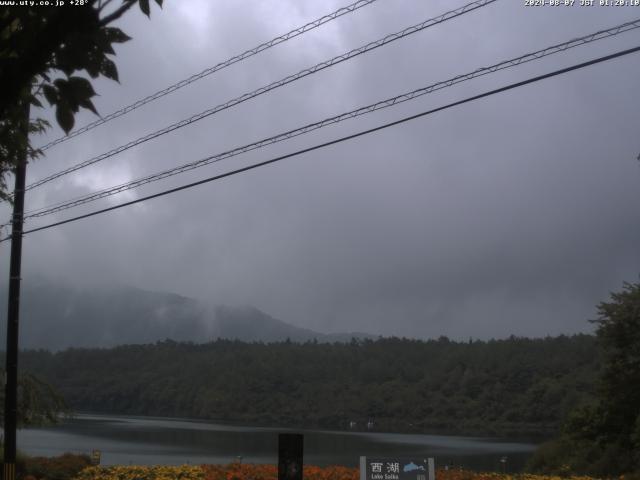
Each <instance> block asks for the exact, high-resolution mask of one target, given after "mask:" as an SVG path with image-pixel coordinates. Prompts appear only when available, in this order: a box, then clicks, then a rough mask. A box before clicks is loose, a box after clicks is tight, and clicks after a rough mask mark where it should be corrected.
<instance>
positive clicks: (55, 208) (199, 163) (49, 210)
mask: <svg viewBox="0 0 640 480" xmlns="http://www.w3.org/2000/svg"><path fill="white" fill-rule="evenodd" d="M636 28H640V19H636V20H633V21H630V22H626V23H623V24H620V25H617V26H615V27H611V28H608V29H605V30H599V31H597V32H594V33H591V34H589V35H585V36H582V37H579V38H575V39H572V40H569V41H567V42H563V43H560V44H556V45H552V46H550V47H547V48H544V49H541V50H537V51H535V52H532V53H527V54H525V55H521V56H519V57H516V58H512V59H510V60H504V61H502V62H500V63H496V64H494V65H491V66H489V67H482V68H479V69H477V70H474V71H472V72H470V73H466V74H463V75H458V76H456V77H453V78H450V79H448V80H444V81H440V82H437V83H434V84H431V85H429V86H426V87H423V88H419V89H417V90H413V91H411V92H408V93H404V94H402V95H397V96H395V97H391V98H387V99H385V100H381V101H379V102H376V103H373V104H370V105H367V106H364V107H360V108H357V109H355V110H351V111H349V112H346V113H341V114H339V115H336V116H333V117H329V118H326V119H324V120H321V121H319V122H315V123H311V124H308V125H305V126H303V127H299V128H296V129H294V130H289V131H287V132H284V133H280V134H277V135H274V136H272V137H269V138H265V139H262V140H259V141H257V142H253V143H250V144H247V145H244V146H241V147H237V148H234V149H232V150H228V151H226V152H222V153H219V154H216V155H211V156H208V157H205V158H202V159H199V160H196V161H193V162H189V163H186V164H184V165H180V166H178V167H173V168H170V169H167V170H164V171H161V172H158V173H155V174H152V175H148V176H146V177H142V178H138V179H136V180H133V181H130V182H127V183H123V184H120V185H115V186H112V187H109V188H106V189H103V190H100V191H97V192H93V193H91V194H88V195H83V196H80V197H76V198H74V199H70V200H65V201H63V202H59V203H57V204H54V205H50V206H47V207H42V208H40V209H36V210H32V211H31V212H27V214H26V216H25V218H34V217H43V216H45V215H50V214H53V213H57V212H60V211H63V210H67V209H69V208H73V207H76V206H79V205H83V204H85V203H89V202H92V201H95V200H99V199H101V198H105V197H109V196H112V195H116V194H118V193H121V192H124V191H127V190H131V189H133V188H137V187H139V186H142V185H145V184H148V183H151V182H154V181H158V180H161V179H164V178H167V177H171V176H174V175H178V174H180V173H184V172H186V171H189V170H193V169H195V168H200V167H203V166H205V165H209V164H211V163H216V162H219V161H221V160H225V159H227V158H231V157H234V156H237V155H240V154H242V153H246V152H249V151H252V150H256V149H259V148H262V147H265V146H267V145H271V144H274V143H278V142H281V141H284V140H288V139H290V138H294V137H297V136H299V135H303V134H306V133H309V132H311V131H314V130H317V129H320V128H323V127H326V126H328V125H332V124H335V123H339V122H342V121H344V120H347V119H351V118H355V117H359V116H361V115H365V114H368V113H371V112H374V111H377V110H382V109H384V108H388V107H391V106H394V105H399V104H401V103H404V102H407V101H409V100H414V99H416V98H418V97H420V96H423V95H426V94H429V93H432V92H435V91H438V90H441V89H444V88H447V87H450V86H452V85H456V84H458V83H461V82H464V81H467V80H471V79H473V78H476V77H480V76H483V75H487V74H490V73H494V72H496V71H500V70H504V69H506V68H510V67H515V66H517V65H521V64H523V63H527V62H530V61H533V60H538V59H541V58H543V57H545V56H549V55H553V54H556V53H559V52H564V51H566V50H568V49H570V48H573V47H576V46H579V45H584V44H587V43H591V42H594V41H597V40H602V39H604V38H609V37H612V36H615V35H618V34H620V33H623V32H628V31H630V30H633V29H636Z"/></svg>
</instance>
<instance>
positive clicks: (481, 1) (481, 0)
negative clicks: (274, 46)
mask: <svg viewBox="0 0 640 480" xmlns="http://www.w3.org/2000/svg"><path fill="white" fill-rule="evenodd" d="M495 1H496V0H475V1H473V2H471V3H469V4H467V5H465V6H463V7H460V8H457V9H455V10H451V11H448V12H446V13H443V14H442V15H439V16H437V17H434V18H431V19H429V20H425V21H424V22H421V23H418V24H416V25H413V26H411V27H408V28H405V29H404V30H401V31H399V32H396V33H392V34H389V35H386V36H385V37H383V38H381V39H379V40H376V41H374V42H370V43H368V44H366V45H363V46H361V47H358V48H355V49H353V50H351V51H349V52H347V53H343V54H342V55H338V56H337V57H333V58H331V59H330V60H326V61H324V62H321V63H318V64H316V65H314V66H312V67H309V68H306V69H304V70H301V71H299V72H298V73H296V74H293V75H289V76H287V77H285V78H283V79H281V80H278V81H276V82H273V83H270V84H268V85H265V86H263V87H260V88H258V89H257V90H254V91H252V92H249V93H245V94H243V95H241V96H239V97H236V98H234V99H232V100H229V101H227V102H225V103H222V104H220V105H217V106H215V107H213V108H210V109H208V110H205V111H203V112H200V113H198V114H195V115H192V116H191V117H189V118H186V119H184V120H181V121H179V122H176V123H173V124H171V125H169V126H167V127H164V128H162V129H160V130H157V131H155V132H152V133H149V134H147V135H145V136H143V137H140V138H138V139H136V140H132V141H130V142H128V143H126V144H124V145H121V146H119V147H116V148H114V149H112V150H110V151H108V152H106V153H103V154H101V155H98V156H96V157H93V158H90V159H89V160H85V161H84V162H81V163H78V164H76V165H73V166H71V167H69V168H67V169H65V170H61V171H59V172H56V173H54V174H52V175H49V176H48V177H45V178H43V179H41V180H38V181H36V182H33V183H31V184H29V185H27V187H26V190H31V189H32V188H36V187H39V186H41V185H44V184H45V183H48V182H50V181H52V180H55V179H56V178H60V177H62V176H63V175H67V174H69V173H71V172H75V171H77V170H80V169H81V168H84V167H88V166H89V165H93V164H94V163H97V162H100V161H102V160H105V159H107V158H110V157H113V156H114V155H117V154H119V153H122V152H124V151H125V150H129V149H130V148H132V147H135V146H137V145H140V144H142V143H145V142H148V141H149V140H153V139H154V138H157V137H160V136H162V135H165V134H167V133H169V132H173V131H174V130H177V129H179V128H182V127H185V126H187V125H191V124H192V123H194V122H197V121H199V120H202V119H203V118H206V117H209V116H211V115H213V114H215V113H218V112H221V111H223V110H226V109H228V108H231V107H234V106H236V105H239V104H240V103H243V102H246V101H247V100H250V99H252V98H254V97H257V96H259V95H262V94H264V93H267V92H270V91H271V90H275V89H276V88H280V87H283V86H285V85H288V84H290V83H292V82H295V81H296V80H300V79H301V78H304V77H307V76H309V75H312V74H315V73H317V72H319V71H321V70H324V69H325V68H329V67H332V66H334V65H337V64H339V63H342V62H344V61H346V60H350V59H352V58H354V57H357V56H359V55H362V54H363V53H366V52H370V51H371V50H374V49H376V48H379V47H381V46H383V45H387V44H389V43H391V42H394V41H396V40H399V39H401V38H404V37H407V36H409V35H412V34H414V33H417V32H420V31H422V30H424V29H426V28H429V27H432V26H434V25H437V24H439V23H442V22H445V21H447V20H451V19H452V18H456V17H458V16H460V15H464V14H465V13H468V12H471V11H473V10H476V9H478V8H481V7H484V6H486V5H489V4H491V3H493V2H495Z"/></svg>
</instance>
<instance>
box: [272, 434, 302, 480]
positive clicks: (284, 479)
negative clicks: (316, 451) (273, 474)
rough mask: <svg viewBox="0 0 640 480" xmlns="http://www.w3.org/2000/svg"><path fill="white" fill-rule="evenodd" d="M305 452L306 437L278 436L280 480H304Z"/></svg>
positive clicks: (299, 435) (298, 435)
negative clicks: (303, 458) (303, 463)
mask: <svg viewBox="0 0 640 480" xmlns="http://www.w3.org/2000/svg"><path fill="white" fill-rule="evenodd" d="M303 451H304V435H302V434H299V433H280V434H279V435H278V480H302V457H303Z"/></svg>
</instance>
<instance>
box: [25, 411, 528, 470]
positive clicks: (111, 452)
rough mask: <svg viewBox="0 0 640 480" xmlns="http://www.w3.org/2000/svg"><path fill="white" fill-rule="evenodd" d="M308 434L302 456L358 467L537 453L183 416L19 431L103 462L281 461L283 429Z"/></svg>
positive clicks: (441, 439) (483, 466)
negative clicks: (368, 462)
mask: <svg viewBox="0 0 640 480" xmlns="http://www.w3.org/2000/svg"><path fill="white" fill-rule="evenodd" d="M286 432H298V433H303V434H304V462H305V463H306V464H313V465H319V466H326V465H344V466H349V467H356V466H358V459H359V457H360V455H367V456H378V457H381V456H382V457H392V456H402V455H407V456H411V455H421V456H422V455H424V456H425V457H427V456H430V457H435V459H436V465H437V466H444V465H453V466H454V468H457V467H459V466H464V467H469V468H473V469H477V470H501V469H502V464H501V463H500V459H501V458H502V457H506V464H505V465H506V470H507V471H518V470H520V469H521V468H522V467H523V465H524V463H525V462H526V460H527V458H528V457H529V456H530V455H531V454H532V453H533V450H534V449H535V445H534V444H532V443H528V442H516V441H506V440H500V439H495V438H478V437H462V436H451V435H417V434H398V433H378V432H352V431H346V432H344V431H323V430H290V429H286V428H282V429H276V428H258V427H246V426H235V425H224V424H219V423H209V422H203V421H192V420H185V419H170V418H155V417H133V416H115V415H88V414H82V415H76V416H75V417H74V418H71V419H67V420H65V421H64V422H63V423H61V424H59V425H56V426H53V427H47V428H34V429H25V430H20V431H19V432H18V449H19V450H21V451H23V452H25V453H28V454H30V455H42V456H54V455H60V454H62V453H64V452H72V453H87V454H88V453H90V452H91V450H93V449H96V450H100V451H101V452H102V464H105V465H113V464H122V465H129V464H133V465H154V464H165V465H180V464H187V463H188V464H201V463H230V462H232V461H235V460H236V458H237V457H238V456H242V461H243V462H247V463H272V464H273V463H277V451H278V433H286Z"/></svg>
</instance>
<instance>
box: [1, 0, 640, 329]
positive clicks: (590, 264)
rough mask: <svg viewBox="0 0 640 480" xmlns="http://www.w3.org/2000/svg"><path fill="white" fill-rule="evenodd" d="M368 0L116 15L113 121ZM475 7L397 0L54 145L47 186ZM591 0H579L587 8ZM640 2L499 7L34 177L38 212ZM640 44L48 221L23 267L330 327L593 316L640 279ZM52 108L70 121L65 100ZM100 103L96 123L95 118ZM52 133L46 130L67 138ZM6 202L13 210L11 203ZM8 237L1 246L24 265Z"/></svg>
mask: <svg viewBox="0 0 640 480" xmlns="http://www.w3.org/2000/svg"><path fill="white" fill-rule="evenodd" d="M346 2H347V0H331V1H329V0H322V1H320V0H309V1H304V2H301V1H299V0H262V1H259V0H252V1H245V0H243V1H234V2H229V1H210V0H201V1H198V0H182V1H178V0H167V1H166V2H165V6H164V8H163V10H159V9H158V8H157V7H155V5H154V8H153V9H152V18H151V20H148V19H147V18H146V17H145V16H144V15H142V13H141V12H139V11H137V10H136V11H132V12H131V13H130V14H129V15H128V16H126V18H123V19H122V21H121V22H120V24H119V26H120V27H121V28H122V29H123V30H124V31H125V32H127V33H128V34H129V35H131V36H132V37H133V40H132V41H130V42H128V43H127V44H125V45H122V46H120V47H118V49H117V57H116V62H117V65H118V69H119V72H120V80H121V83H120V84H117V83H115V82H111V81H106V80H105V81H98V82H96V83H95V87H96V90H97V91H98V93H99V94H100V97H98V98H97V99H96V101H95V104H96V107H97V108H98V110H99V111H100V112H101V113H102V114H108V113H110V112H112V111H113V110H115V109H117V108H119V107H121V106H124V105H127V104H129V103H131V102H133V101H135V100H137V99H138V98H141V97H143V96H146V95H148V94H150V93H153V92H155V91H156V90H158V89H161V88H163V87H165V86H167V85H169V84H171V83H173V82H176V81H179V80H181V79H183V78H185V77H188V76H190V75H192V74H194V73H196V72H199V71H201V70H203V69H204V68H207V67H209V66H211V65H214V64H216V63H218V62H219V61H222V60H225V59H226V58H228V57H230V56H233V55H235V54H238V53H241V52H242V51H244V50H246V49H248V48H250V47H253V46H255V45H257V44H258V43H261V42H263V41H265V40H268V39H270V38H272V37H274V36H276V35H279V34H282V33H284V32H286V31H288V30H290V29H292V28H294V27H297V26H300V25H302V24H304V23H306V22H308V21H311V20H313V19H315V18H317V17H319V16H321V15H323V14H326V13H329V12H331V11H333V10H335V9H337V8H339V7H340V6H342V5H345V4H346ZM464 3H465V2H463V1H453V0H446V1H445V0H442V1H418V0H379V1H377V2H375V3H374V4H373V5H370V6H367V7H365V8H362V9H361V10H359V11H358V12H357V13H354V14H351V15H347V16H345V17H342V18H340V19H338V20H336V21H334V22H331V23H329V24H327V25H325V26H322V27H320V28H318V29H316V30H314V31H312V32H310V33H308V34H305V35H303V36H301V37H298V38H296V39H293V40H291V41H288V42H286V43H285V44H282V45H279V46H277V47H275V48H272V49H270V50H268V51H267V52H265V53H262V54H260V55H258V56H255V57H253V58H251V59H249V60H247V61H244V62H241V63H239V64H236V65H234V66H232V67H230V68H227V69H225V70H224V71H222V72H219V73H216V74H214V75H211V76H209V77H207V78H206V79H204V80H201V81H199V82H197V83H195V84H193V85H191V86H189V87H187V88H183V89H181V90H180V91H178V92H176V93H174V94H173V95H170V96H168V97H165V98H163V99H161V100H159V101H156V102H153V103H152V104H150V105H147V106H145V107H143V108H140V109H139V110H136V111H135V112H134V113H132V114H130V115H127V116H125V117H122V118H120V119H118V120H115V121H113V122H110V123H108V124H107V125H104V126H102V127H99V128H96V129H94V130H92V131H91V132H89V133H87V134H84V135H81V136H79V137H77V138H75V139H72V140H70V141H68V142H66V143H64V144H61V145H58V146H56V147H54V148H51V149H50V150H48V151H47V155H46V158H44V159H42V160H40V161H38V162H37V163H35V164H33V165H30V166H29V173H28V182H31V181H35V180H37V179H39V178H42V177H43V176H45V175H47V174H50V173H52V172H55V171H57V170H60V169H62V168H64V167H66V166H69V165H72V164H75V163H78V162H81V161H83V160H86V159H87V158H90V157H92V156H94V155H97V154H100V153H103V152H105V151H107V150H110V149H111V148H113V147H115V146H118V145H120V144H124V143H127V142H128V141H130V140H132V139H134V138H137V137H139V136H142V135H144V134H146V133H148V132H151V131H153V130H156V129H159V128H162V127H164V126H166V125H168V124H170V123H173V122H175V121H178V120H181V119H182V118H185V117H187V116H190V115H192V114H194V113H197V112H200V111H202V110H204V109H206V108H210V107H213V106H215V105H217V104H219V103H222V102H224V101H226V100H229V99H231V98H234V97H237V96H239V95H241V94H243V93H245V92H248V91H251V90H254V89H256V88H258V87H260V86H263V85H265V84H267V83H270V82H272V81H274V80H278V79H280V78H282V77H284V76H286V75H289V74H291V73H295V72H297V71H299V70H301V69H302V68H305V67H308V66H311V65H314V64H316V63H318V62H320V61H323V60H325V59H328V58H330V57H333V56H335V55H338V54H340V53H343V52H346V51H347V50H350V49H352V48H355V47H358V46H360V45H362V44H364V43H367V42H369V41H372V40H375V39H377V38H380V37H382V36H384V35H386V34H388V33H391V32H394V31H397V30H400V29H403V28H405V27H407V26H409V25H412V24H415V23H418V22H420V21H422V20H425V19H427V18H430V17H433V16H435V15H438V14H440V13H443V12H445V11H446V10H449V9H452V8H455V7H458V6H461V5H463V4H464ZM576 3H579V2H576ZM637 17H640V7H599V6H594V7H580V6H578V5H574V6H573V7H549V6H546V7H525V6H524V0H499V1H498V2H496V3H494V4H492V5H489V6H487V7H485V8H482V9H480V10H478V11H475V12H472V13H469V14H466V15H464V16H462V17H460V18H457V19H454V20H450V21H448V22H445V23H443V24H441V25H437V26H434V27H432V28H429V29H427V30H426V31H423V32H421V33H417V34H415V35H412V36H410V37H407V38H405V39H402V40H399V41H397V42H395V43H393V44H391V45H388V46H385V47H382V48H380V49H377V50H375V51H373V52H370V53H368V54H365V55H363V56H360V57H358V58H355V59H353V60H350V61H348V62H345V63H343V64H340V65H338V66H335V67H332V68H330V69H327V70H324V71H322V72H320V73H318V74H315V75H312V76H310V77H307V78H305V79H303V80H300V81H297V82H295V83H294V84H292V85H289V86H287V87H285V88H281V89H278V90H277V91H274V92H271V93H268V94H265V95H261V96H260V97H258V98H256V99H253V100H250V101H248V102H245V103H244V104H242V105H241V106H239V107H236V108H233V109H231V110H227V111H225V112H222V113H219V114H217V115H214V116H212V117H209V118H207V119H205V120H202V121H200V122H198V123H196V124H194V125H192V126H190V127H187V128H183V129H181V130H179V131H177V132H174V133H171V134H168V135H165V136H163V137H161V138H160V139H157V140H155V141H152V142H148V143H146V144H144V145H142V146H139V147H136V148H133V149H130V150H128V151H127V152H125V153H124V154H121V155H119V156H116V157H113V158H110V159H108V160H106V161H104V162H102V163H101V164H98V165H95V166H93V167H89V168H86V169H84V170H81V171H79V172H76V173H74V174H71V175H68V176H65V177H64V178H62V179H60V180H58V181H55V182H51V183H49V184H47V185H46V186H43V187H41V188H39V189H37V190H33V191H30V192H28V195H27V209H32V208H36V207H40V206H44V205H48V204H50V203H52V202H57V201H61V200H64V199H67V198H70V197H75V196H78V195H82V194H85V193H88V192H90V191H92V190H95V189H99V188H104V187H108V186H111V185H114V184H117V183H122V182H126V181H128V180H132V179H135V178H138V177H140V176H142V175H145V174H149V173H152V172H155V171H158V170H160V169H163V168H168V167H171V166H175V165H179V164H181V163H185V162H188V161H191V160H195V159H197V158H200V157H203V156H206V155H209V154H213V153H218V152H221V151H223V150H226V149H229V148H232V147H235V146H239V145H243V144H246V143H249V142H251V141H254V140H258V139H260V138H263V137H267V136H270V135H273V134H276V133H279V132H281V131H284V130H287V129H291V128H295V127H297V126H301V125H303V124H305V123H309V122H312V121H316V120H320V119H322V118H325V117H328V116H331V115H335V114H338V113H341V112H343V111H347V110H351V109H353V108H355V107H358V106H361V105H365V104H368V103H372V102H374V101H376V100H380V99H383V98H386V97H390V96H392V95H396V94H399V93H403V92H405V91H409V90H412V89H415V88H419V87H422V86H426V85H428V84H430V83H433V82H436V81H439V80H445V79H447V78H450V77H452V76H455V75H457V74H462V73H466V72H469V71H472V70H475V69H476V68H478V67H482V66H486V65H490V64H493V63H496V62H498V61H500V60H504V59H508V58H511V57H514V56H518V55H521V54H524V53H527V52H529V51H532V50H536V49H539V48H543V47H545V46H549V45H552V44H555V43H559V42H563V41H565V40H569V39H571V38H574V37H577V36H582V35H584V34H587V33H590V32H592V31H595V30H598V29H602V28H605V27H610V26H614V25H616V24H619V23H622V22H624V21H628V20H631V19H635V18H637ZM637 45H640V30H636V31H632V32H629V33H625V34H622V35H620V36H618V37H616V38H613V39H607V40H604V41H601V42H598V43H597V44H593V45H588V46H583V47H579V48H576V49H573V50H571V51H569V52H566V53H563V54H559V55H555V56H552V57H549V58H546V59H543V60H542V61H539V62H532V63H530V64H527V65H524V66H520V67H517V68H513V69H509V70H507V71H504V72H500V73H497V74H494V75H488V76H485V77H483V78H481V79H477V80H474V81H471V82H465V83H463V84H460V85H457V86H455V87H452V88H448V89H445V90H442V91H440V92H437V93H434V94H431V95H427V96H424V97H422V98H420V99H418V100H416V101H413V102H409V103H407V104H404V105H401V106H397V107H394V108H390V109H387V110H385V111H382V112H377V113H374V114H371V115H367V116H366V117H362V118H360V119H357V120H349V121H346V122H343V123H341V124H339V125H335V126H332V127H330V128H325V129H322V130H321V131H318V132H315V133H313V134H309V135H305V136H302V137H299V138H298V139H296V140H294V141H288V142H282V143H280V144H278V145H276V146H272V147H269V148H264V149H261V150H259V151H257V152H253V153H252V154H249V155H245V156H242V157H235V158H233V159H229V160H226V161H224V162H220V163H218V164H215V165H212V166H209V167H205V168H201V169H198V170H195V171H192V172H190V173H188V174H184V175H181V176H177V177H173V178H171V179H167V180H164V181H161V182H157V183H154V184H152V185H149V186H147V187H145V188H142V189H138V190H135V191H130V192H128V193H125V194H121V195H119V196H115V197H112V198H110V199H108V200H103V201H101V202H96V203H93V204H90V205H88V206H86V207H83V208H78V209H73V210H68V211H66V212H64V213H60V214H57V215H53V216H51V217H47V218H45V219H42V220H38V221H36V220H32V221H30V222H29V223H28V227H35V226H38V225H44V224H46V223H50V222H51V221H54V220H61V219H64V218H67V217H70V216H74V215H77V214H80V213H85V212H89V211H91V210H94V209H96V208H99V207H104V206H108V205H112V204H116V203H120V202H122V201H124V200H128V199H133V198H137V197H139V196H142V195H146V194H150V193H153V192H156V191H159V190H162V189H166V188H170V187H173V186H177V185H181V184H183V183H187V182H189V181H193V180H195V179H198V178H203V177H206V176H211V175H214V174H216V173H220V172H224V171H227V170H230V169H234V168H237V167H238V166H243V165H247V164H249V163H252V162H256V161H260V160H264V159H268V158H271V157H273V156H276V155H279V154H282V153H287V152H290V151H294V150H296V149H299V148H302V147H306V146H311V145H314V144H316V143H320V142H323V141H327V140H330V139H333V138H336V137H339V136H343V135H346V134H349V133H354V132H357V131H359V130H362V129H365V128H369V127H372V126H376V125H379V124H381V123H384V122H388V121H392V120H396V119H399V118H401V117H404V116H407V115H410V114H414V113H417V112H421V111H424V110H428V109H430V108H434V107H437V106H440V105H444V104H446V103H448V102H451V101H454V100H457V99H461V98H463V97H466V96H470V95H474V94H477V93H480V92H483V91H485V90H488V89H491V88H496V87H499V86H502V85H505V84H507V83H510V82H514V81H518V80H522V79H525V78H528V77H530V76H533V75H536V74H541V73H546V72H548V71H551V70H553V69H556V68H559V67H561V66H567V65H571V64H573V63H578V62H580V61H585V60H588V59H591V58H595V57H597V56H601V55H604V54H607V53H611V52H614V51H617V50H622V49H625V48H630V47H633V46H637ZM638 85H640V54H635V55H631V56H627V57H624V58H622V59H619V60H614V61H611V62H608V63H606V64H600V65H597V66H594V67H590V68H588V69H584V70H581V71H577V72H573V73H570V74H567V75H564V76H562V77H557V78H554V79H551V80H546V81H544V82H541V83H537V84H534V85H530V86H526V87H523V88H519V89H516V90H513V91H510V92H507V93H503V94H500V95H496V96H492V97H490V98H486V99H483V100H480V101H477V102H474V103H471V104H466V105H463V106H460V107H457V108H453V109H450V110H447V111H444V112H440V113H437V114H435V115H432V116H428V117H425V118H421V119H418V120H415V121H413V122H411V123H408V124H403V125H401V126H397V127H393V128H390V129H386V130H384V131H381V132H379V133H376V134H373V135H368V136H366V137H362V138H359V139H356V140H353V141H351V142H348V143H343V144H340V145H336V146H332V147H329V148H326V149H323V150H319V151H316V152H313V153H309V154H305V155H301V156H298V157H295V158H291V159H288V160H285V161H283V162H280V163H278V164H275V165H271V166H268V167H265V168H261V169H258V170H254V171H251V172H248V173H245V174H242V175H237V176H234V177H231V178H227V179H225V180H222V181H219V182H214V183H210V184H206V185H203V186H200V187H197V188H193V189H190V190H188V191H183V192H179V193H176V194H173V195H170V196H166V197H163V198H160V199H156V200H152V201H149V202H146V203H144V204H139V205H137V206H135V207H130V208H126V209H121V210H118V211H115V212H111V213H107V214H104V215H100V216H96V217H93V218H91V219H87V220H83V221H79V222H76V223H73V224H69V225H65V226H61V227H58V228H54V229H50V230H46V231H42V232H38V233H33V234H31V235H28V236H26V237H25V241H24V260H23V267H24V275H23V278H24V282H25V283H28V282H29V281H30V278H35V277H36V276H40V275H43V276H46V277H49V278H51V279H54V280H55V281H61V282H67V283H71V284H72V285H85V284H88V283H100V282H107V283H118V284H125V285H132V286H136V287H140V288H144V289H148V290H159V291H170V292H175V293H179V294H182V295H185V296H189V297H194V298H198V299H202V300H204V301H207V302H210V303H216V304H229V305H253V306H255V307H257V308H259V309H261V310H263V311H265V312H267V313H268V314H270V315H272V316H274V317H276V318H279V319H281V320H283V321H286V322H289V323H291V324H294V325H297V326H301V327H308V328H313V329H316V330H318V331H321V332H335V331H345V330H349V331H351V330H359V331H365V332H369V333H373V334H383V335H392V334H393V335H404V336H415V337H437V336H439V335H448V336H450V337H453V338H459V339H466V338H468V337H470V336H471V337H474V338H490V337H506V336H508V335H510V334H515V335H527V336H545V335H548V334H551V335H555V334H560V333H575V332H588V331H592V328H593V327H592V325H590V324H589V323H588V321H587V320H588V319H590V318H595V317H596V310H595V305H596V304H597V303H598V302H600V301H602V300H605V299H606V298H607V297H608V293H609V292H610V291H614V290H619V289H620V288H621V286H622V282H623V281H637V280H638V273H639V272H640V163H639V162H638V160H637V159H636V157H637V156H638V154H639V153H640V135H639V132H638V130H639V129H640V90H639V89H638ZM44 115H45V116H50V113H48V112H45V113H44ZM93 119H94V117H92V115H91V114H82V115H80V116H79V118H78V122H77V125H84V124H86V123H87V122H89V121H91V120H93ZM60 134H61V131H60V129H59V128H58V127H57V126H55V127H54V128H52V129H51V131H50V133H49V135H48V137H47V138H42V139H36V140H35V141H34V143H35V144H37V145H41V144H43V143H45V141H46V140H47V139H49V140H50V139H53V138H56V137H58V136H60ZM2 214H3V216H4V217H7V216H8V210H7V208H6V207H4V208H3V209H2ZM8 251H9V249H8V245H7V244H6V243H5V244H3V245H2V246H1V247H0V256H1V263H0V267H1V268H2V271H5V272H7V271H8Z"/></svg>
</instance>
